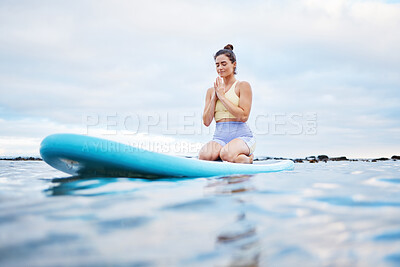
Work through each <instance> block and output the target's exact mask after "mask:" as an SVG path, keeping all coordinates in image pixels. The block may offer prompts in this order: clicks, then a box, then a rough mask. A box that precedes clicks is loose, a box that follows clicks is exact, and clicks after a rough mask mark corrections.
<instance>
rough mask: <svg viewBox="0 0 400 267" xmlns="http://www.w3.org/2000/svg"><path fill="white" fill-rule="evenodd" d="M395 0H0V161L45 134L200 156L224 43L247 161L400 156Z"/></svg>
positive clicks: (399, 26) (26, 152)
mask: <svg viewBox="0 0 400 267" xmlns="http://www.w3.org/2000/svg"><path fill="white" fill-rule="evenodd" d="M399 32H400V1H382V0H370V1H350V0H319V1H318V0H293V1H290V0H283V1H282V0H280V1H268V0H263V1H256V0H254V1H246V2H244V3H243V1H235V0H231V1H208V0H202V1H199V0H191V1H190V0H189V1H187V0H185V1H184V0H172V1H121V0H116V1H115V0H113V1H101V0H100V1H28V0H27V1H24V0H22V1H6V0H1V1H0V156H5V157H7V156H39V148H40V142H41V140H43V138H45V137H46V136H47V135H50V134H54V133H76V134H86V135H90V136H97V137H102V138H107V139H111V140H116V141H120V142H123V143H127V144H130V145H135V146H139V147H142V148H145V149H150V150H153V151H159V152H163V153H170V154H179V155H196V154H197V153H198V151H199V149H200V147H201V146H202V145H203V144H205V143H206V142H208V141H209V140H211V138H212V134H213V131H214V128H215V123H213V124H212V125H211V126H210V127H209V128H207V127H205V126H204V125H202V122H201V118H202V111H203V108H204V101H205V93H206V90H207V88H209V87H211V86H212V84H213V81H214V80H215V78H216V77H217V75H216V70H215V63H214V59H213V55H214V54H215V53H216V52H217V51H218V50H219V49H221V48H223V47H224V46H225V45H226V44H228V43H231V44H233V46H234V52H235V54H236V57H237V72H238V74H237V75H236V78H237V79H238V80H244V81H248V82H249V83H250V84H251V87H252V92H253V105H252V110H251V114H250V118H249V121H248V124H249V126H250V127H251V129H252V131H253V133H254V134H255V136H256V139H257V148H256V151H255V156H256V157H257V156H259V157H262V156H274V157H306V156H311V155H321V154H324V155H328V156H331V157H335V156H347V157H349V158H372V157H381V156H383V157H391V156H392V155H399V154H400V115H399V114H400V75H399V73H400V50H399V47H400V34H399Z"/></svg>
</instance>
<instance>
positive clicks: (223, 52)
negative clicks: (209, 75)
mask: <svg viewBox="0 0 400 267" xmlns="http://www.w3.org/2000/svg"><path fill="white" fill-rule="evenodd" d="M220 55H225V56H227V57H228V58H229V60H230V61H231V62H232V64H233V63H235V62H236V56H235V53H233V45H231V44H227V45H226V46H224V49H221V50H218V52H217V53H216V54H215V56H214V60H216V59H217V57H218V56H220ZM233 73H234V74H236V67H235V68H234V70H233Z"/></svg>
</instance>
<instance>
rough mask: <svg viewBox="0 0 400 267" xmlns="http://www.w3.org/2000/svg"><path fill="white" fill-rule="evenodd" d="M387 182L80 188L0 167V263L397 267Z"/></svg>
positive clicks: (373, 178) (313, 179) (300, 179)
mask: <svg viewBox="0 0 400 267" xmlns="http://www.w3.org/2000/svg"><path fill="white" fill-rule="evenodd" d="M399 173H400V161H396V162H395V161H388V162H377V163H367V162H345V163H341V162H328V163H326V164H306V163H304V164H297V165H296V167H295V170H294V171H287V172H280V173H267V174H258V175H253V176H249V175H247V176H246V175H240V176H230V177H215V178H198V179H164V180H144V179H135V178H119V177H115V178H92V179H87V178H82V177H68V178H64V176H65V175H64V174H63V173H60V172H58V171H56V170H54V169H52V168H50V167H49V166H47V165H46V164H45V163H43V162H7V161H4V162H1V161H0V266H296V265H300V266H367V267H368V266H374V267H375V266H400V256H399V255H400V227H399V226H400V186H399V180H400V176H399Z"/></svg>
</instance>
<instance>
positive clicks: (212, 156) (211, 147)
mask: <svg viewBox="0 0 400 267" xmlns="http://www.w3.org/2000/svg"><path fill="white" fill-rule="evenodd" d="M221 149H222V146H221V145H220V144H218V143H217V142H214V141H210V142H208V143H207V144H205V145H204V146H203V147H202V148H201V150H200V152H199V159H201V160H217V159H218V158H219V153H220V151H221Z"/></svg>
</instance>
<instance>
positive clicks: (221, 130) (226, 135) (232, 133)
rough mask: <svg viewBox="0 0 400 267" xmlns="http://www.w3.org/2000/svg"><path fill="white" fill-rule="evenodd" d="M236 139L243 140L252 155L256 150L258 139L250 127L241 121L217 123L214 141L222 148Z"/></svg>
mask: <svg viewBox="0 0 400 267" xmlns="http://www.w3.org/2000/svg"><path fill="white" fill-rule="evenodd" d="M235 138H240V139H242V140H243V141H244V142H245V143H246V145H247V146H248V147H249V149H250V155H251V154H253V152H254V149H255V148H256V139H255V138H254V136H253V133H252V132H251V130H250V128H249V126H247V124H246V123H245V122H241V121H227V122H217V126H216V127H215V133H214V137H213V139H212V140H213V141H214V142H217V143H218V144H220V145H221V146H225V145H226V144H228V143H229V142H230V141H232V140H233V139H235Z"/></svg>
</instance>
